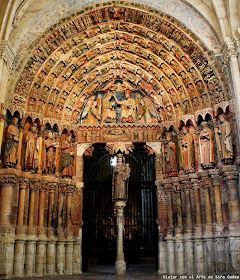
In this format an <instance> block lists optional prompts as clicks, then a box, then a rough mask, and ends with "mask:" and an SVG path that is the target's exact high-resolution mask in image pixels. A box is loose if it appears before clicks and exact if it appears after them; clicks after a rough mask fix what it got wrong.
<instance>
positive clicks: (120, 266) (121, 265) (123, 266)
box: [115, 261, 126, 275]
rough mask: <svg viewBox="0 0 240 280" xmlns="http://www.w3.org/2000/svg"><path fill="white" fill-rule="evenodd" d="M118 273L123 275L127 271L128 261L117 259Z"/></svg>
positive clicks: (116, 267)
mask: <svg viewBox="0 0 240 280" xmlns="http://www.w3.org/2000/svg"><path fill="white" fill-rule="evenodd" d="M115 269H116V274H119V275H122V274H125V273H126V262H125V261H116V262H115Z"/></svg>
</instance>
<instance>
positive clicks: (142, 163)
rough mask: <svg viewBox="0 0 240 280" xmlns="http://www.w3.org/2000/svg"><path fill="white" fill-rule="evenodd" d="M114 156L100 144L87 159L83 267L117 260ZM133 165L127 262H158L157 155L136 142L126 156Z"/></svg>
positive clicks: (127, 219)
mask: <svg viewBox="0 0 240 280" xmlns="http://www.w3.org/2000/svg"><path fill="white" fill-rule="evenodd" d="M110 159H111V156H110V155H109V154H108V152H107V151H106V150H105V148H104V145H100V144H98V145H96V146H95V149H94V152H93V156H92V157H91V158H85V159H84V185H85V188H84V202H83V207H84V208H83V221H84V226H83V269H84V267H85V266H86V264H91V263H92V264H111V263H112V264H113V263H114V262H115V260H116V244H117V242H116V240H117V219H116V210H115V209H114V203H113V202H112V185H111V183H112V170H113V167H112V166H111V164H110ZM126 162H129V164H130V167H131V175H130V180H129V194H128V202H127V205H126V208H125V221H124V253H125V259H126V262H127V263H154V262H156V255H157V227H156V208H155V207H156V198H155V186H154V182H155V173H154V170H155V168H154V156H153V155H152V156H149V155H148V153H147V151H146V150H145V149H144V146H143V145H142V144H136V145H135V148H134V150H133V152H132V153H131V154H130V155H128V156H126Z"/></svg>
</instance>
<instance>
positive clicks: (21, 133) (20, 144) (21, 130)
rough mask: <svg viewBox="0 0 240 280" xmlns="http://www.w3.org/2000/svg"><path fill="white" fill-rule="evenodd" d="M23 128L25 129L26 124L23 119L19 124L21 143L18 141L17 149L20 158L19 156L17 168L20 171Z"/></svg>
mask: <svg viewBox="0 0 240 280" xmlns="http://www.w3.org/2000/svg"><path fill="white" fill-rule="evenodd" d="M23 130H24V125H23V120H21V123H20V125H19V143H18V151H17V157H18V158H17V164H16V169H17V170H18V171H21V170H22V166H21V161H22V142H23Z"/></svg>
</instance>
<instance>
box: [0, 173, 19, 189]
mask: <svg viewBox="0 0 240 280" xmlns="http://www.w3.org/2000/svg"><path fill="white" fill-rule="evenodd" d="M0 183H1V185H4V187H14V186H15V185H16V183H17V176H16V175H14V174H4V175H1V176H0Z"/></svg>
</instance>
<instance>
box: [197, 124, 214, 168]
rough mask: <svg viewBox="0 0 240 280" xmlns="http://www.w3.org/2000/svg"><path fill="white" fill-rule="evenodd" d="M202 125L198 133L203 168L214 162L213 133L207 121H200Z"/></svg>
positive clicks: (212, 164) (210, 165) (211, 165)
mask: <svg viewBox="0 0 240 280" xmlns="http://www.w3.org/2000/svg"><path fill="white" fill-rule="evenodd" d="M202 126H203V128H202V131H201V132H200V135H199V142H200V161H201V165H202V167H203V168H211V167H213V166H214V165H215V164H216V159H215V149H214V140H213V133H212V130H211V129H210V128H209V127H208V126H207V122H205V121H204V122H202Z"/></svg>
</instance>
